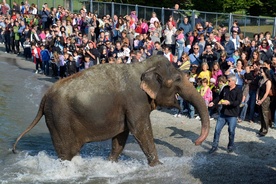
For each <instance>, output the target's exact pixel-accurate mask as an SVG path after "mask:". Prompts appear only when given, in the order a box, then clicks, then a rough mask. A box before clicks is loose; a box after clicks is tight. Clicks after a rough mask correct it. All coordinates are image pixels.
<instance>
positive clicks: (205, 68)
mask: <svg viewBox="0 0 276 184" xmlns="http://www.w3.org/2000/svg"><path fill="white" fill-rule="evenodd" d="M201 67H202V71H201V72H200V73H199V75H198V78H201V79H204V78H206V79H207V81H210V78H211V72H210V71H209V70H208V69H209V66H208V64H207V63H206V62H203V63H202V65H201ZM208 85H209V83H208Z"/></svg>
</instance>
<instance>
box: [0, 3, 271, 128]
mask: <svg viewBox="0 0 276 184" xmlns="http://www.w3.org/2000/svg"><path fill="white" fill-rule="evenodd" d="M178 8H179V5H177V4H176V5H175V7H174V10H173V11H172V15H171V16H170V17H169V19H168V20H167V22H166V23H165V24H164V25H162V23H161V22H160V21H159V17H157V15H156V13H155V12H152V17H151V18H150V20H145V19H143V18H139V17H137V15H136V12H135V11H132V12H131V14H130V15H116V14H115V15H113V17H111V16H110V15H104V16H102V17H99V16H98V15H97V14H94V13H93V12H89V11H87V9H86V8H85V6H83V7H82V8H81V9H80V11H79V12H78V13H73V12H70V11H69V10H67V9H66V8H64V7H63V6H60V5H58V6H57V7H51V8H49V7H48V5H47V3H44V4H43V6H42V7H37V6H36V5H35V4H31V5H30V4H29V3H28V1H25V2H22V3H21V4H17V3H16V2H13V4H12V7H10V6H9V5H8V4H7V3H6V2H5V0H4V1H3V3H2V4H1V8H0V31H1V34H0V43H2V44H5V51H6V52H7V53H11V54H18V55H22V56H24V57H25V58H26V60H31V61H33V62H34V63H35V64H36V65H35V66H36V70H35V72H36V73H42V74H45V75H52V76H53V77H56V78H64V77H67V76H70V75H72V74H74V73H76V72H79V71H81V70H85V69H87V68H89V67H92V66H94V65H98V64H103V63H115V64H129V63H134V62H141V61H143V60H145V59H146V58H148V57H150V56H152V55H164V56H165V57H167V58H168V60H169V61H170V62H171V63H172V64H173V65H174V66H175V67H177V68H179V69H180V70H183V71H184V72H186V73H187V74H188V75H189V77H190V82H191V83H193V84H194V85H195V87H196V88H197V89H198V91H199V93H200V94H201V95H202V97H203V98H204V99H205V101H206V105H207V106H208V108H209V111H210V117H212V115H213V114H214V113H215V112H218V110H219V105H217V104H215V105H213V103H211V102H212V101H213V100H214V99H215V98H216V97H217V96H218V95H219V93H220V91H221V90H222V88H223V87H224V86H225V85H227V76H228V75H231V74H233V75H235V76H236V78H237V81H236V85H237V86H238V87H239V88H241V89H242V91H243V100H242V103H241V105H240V106H241V107H242V108H241V109H242V110H241V113H240V117H239V121H243V120H244V119H245V118H246V113H247V111H248V120H249V121H250V122H253V121H254V112H256V111H255V105H256V104H257V105H258V106H261V105H262V103H261V102H264V101H265V100H266V98H270V100H271V103H270V107H272V108H269V107H267V106H266V107H264V108H269V111H270V112H271V113H270V115H268V114H267V113H266V114H265V116H264V115H260V116H261V117H262V118H263V119H265V120H264V121H266V124H268V121H270V123H269V125H270V126H272V124H271V120H272V119H273V118H268V116H271V117H273V116H274V114H275V104H276V103H275V99H274V97H273V95H274V94H272V93H271V92H274V90H270V89H268V91H269V92H270V93H269V94H268V93H264V94H262V96H260V94H258V93H259V90H260V81H261V80H260V79H261V78H262V75H261V73H262V72H266V71H269V76H267V77H266V78H267V80H269V81H271V82H272V86H274V85H275V84H274V83H275V80H274V78H275V68H276V39H275V38H272V35H271V33H270V32H269V31H267V32H265V33H262V32H261V33H256V34H255V35H254V36H253V37H252V38H251V37H248V36H246V37H245V36H244V35H243V33H242V31H241V29H240V27H239V24H238V22H237V21H234V22H233V25H232V27H230V28H229V29H228V28H227V27H225V26H224V25H220V26H218V27H213V25H212V22H208V21H206V22H202V21H201V20H200V19H198V20H197V21H196V24H195V28H193V27H192V25H191V24H190V23H189V18H188V17H185V16H184V17H182V16H183V15H180V13H179V12H178V11H177V10H178ZM272 89H273V87H272ZM262 93H263V92H262ZM258 98H259V99H258ZM256 100H257V101H258V100H260V103H259V102H256ZM210 104H212V105H210ZM181 107H182V111H189V116H190V118H195V117H194V114H195V112H194V109H193V107H192V106H191V105H190V104H188V103H185V102H184V103H183V104H182V102H181ZM247 107H249V108H248V110H247ZM182 111H181V112H180V113H179V115H180V114H181V113H183V112H182ZM266 111H268V110H267V109H262V112H266Z"/></svg>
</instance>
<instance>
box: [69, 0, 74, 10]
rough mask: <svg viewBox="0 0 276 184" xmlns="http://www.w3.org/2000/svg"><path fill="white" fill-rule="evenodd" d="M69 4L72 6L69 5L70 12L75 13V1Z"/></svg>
mask: <svg viewBox="0 0 276 184" xmlns="http://www.w3.org/2000/svg"><path fill="white" fill-rule="evenodd" d="M69 3H70V5H69V7H70V11H71V12H73V11H74V3H73V1H69Z"/></svg>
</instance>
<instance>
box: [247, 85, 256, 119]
mask: <svg viewBox="0 0 276 184" xmlns="http://www.w3.org/2000/svg"><path fill="white" fill-rule="evenodd" d="M256 93H257V92H256V91H252V90H250V91H249V100H248V106H249V120H252V121H253V118H254V110H255V104H256Z"/></svg>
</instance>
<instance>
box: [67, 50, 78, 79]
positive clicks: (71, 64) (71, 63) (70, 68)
mask: <svg viewBox="0 0 276 184" xmlns="http://www.w3.org/2000/svg"><path fill="white" fill-rule="evenodd" d="M74 73H77V66H76V61H75V60H74V57H73V56H72V55H71V54H69V58H68V62H67V75H68V76H70V75H73V74H74Z"/></svg>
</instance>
